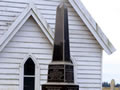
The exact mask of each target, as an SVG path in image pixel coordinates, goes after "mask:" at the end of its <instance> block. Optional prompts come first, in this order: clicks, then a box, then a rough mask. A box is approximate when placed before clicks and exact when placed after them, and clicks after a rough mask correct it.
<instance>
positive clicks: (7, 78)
mask: <svg viewBox="0 0 120 90" xmlns="http://www.w3.org/2000/svg"><path fill="white" fill-rule="evenodd" d="M28 53H32V54H33V56H34V57H35V58H36V60H38V62H39V65H40V75H39V76H40V84H43V83H46V80H47V71H48V70H47V68H48V64H49V63H50V61H51V57H52V46H51V44H50V43H49V41H48V39H47V38H46V36H45V35H44V34H43V32H42V31H41V30H40V28H39V27H38V26H37V24H36V22H35V21H34V20H33V18H32V17H30V19H29V20H28V21H27V22H26V23H25V24H24V25H23V26H22V28H21V29H20V30H19V31H18V32H17V33H16V35H15V36H14V37H13V39H12V40H11V41H10V42H9V44H8V45H7V46H6V47H5V49H4V50H3V51H2V52H1V53H0V90H19V85H20V80H19V79H21V77H19V76H20V73H21V72H20V65H21V63H22V62H23V60H24V58H25V56H26V55H27V54H28ZM8 86H9V87H8ZM21 90H22V89H21Z"/></svg>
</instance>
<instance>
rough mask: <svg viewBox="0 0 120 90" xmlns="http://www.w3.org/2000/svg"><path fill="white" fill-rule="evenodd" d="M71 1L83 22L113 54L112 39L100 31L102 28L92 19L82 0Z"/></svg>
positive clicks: (107, 51)
mask: <svg viewBox="0 0 120 90" xmlns="http://www.w3.org/2000/svg"><path fill="white" fill-rule="evenodd" d="M69 2H70V4H71V5H72V7H73V8H74V9H75V11H76V12H77V13H78V15H79V16H80V17H81V19H82V20H83V22H84V23H85V24H86V25H87V27H88V28H89V30H90V31H91V33H92V34H93V35H94V37H95V38H96V39H97V41H98V42H99V44H100V45H101V47H103V49H104V50H105V51H106V53H108V54H112V53H113V52H114V51H115V48H114V46H113V45H112V44H111V43H110V41H109V40H108V39H107V37H106V36H105V35H104V34H103V32H102V31H100V28H98V25H97V23H96V22H95V21H94V19H92V17H91V16H90V14H89V13H88V12H87V10H86V9H85V7H84V5H83V4H82V3H81V1H80V0H69ZM84 10H86V12H87V15H86V14H85V11H84ZM90 18H91V19H90ZM92 22H93V23H92ZM101 34H102V35H101Z"/></svg>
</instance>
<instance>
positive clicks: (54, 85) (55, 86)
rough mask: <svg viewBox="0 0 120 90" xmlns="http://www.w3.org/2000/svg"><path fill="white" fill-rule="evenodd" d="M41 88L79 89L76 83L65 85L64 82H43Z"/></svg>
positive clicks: (53, 89) (47, 89)
mask: <svg viewBox="0 0 120 90" xmlns="http://www.w3.org/2000/svg"><path fill="white" fill-rule="evenodd" d="M42 90H79V86H78V85H65V84H63V85H62V84H60V85H58V84H52V85H51V84H45V85H42Z"/></svg>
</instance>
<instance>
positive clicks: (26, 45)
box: [0, 0, 115, 90]
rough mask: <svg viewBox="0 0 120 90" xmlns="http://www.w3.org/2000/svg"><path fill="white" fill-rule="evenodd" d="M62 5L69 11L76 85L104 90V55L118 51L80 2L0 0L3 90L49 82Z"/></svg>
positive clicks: (0, 77) (37, 86) (37, 89)
mask: <svg viewBox="0 0 120 90" xmlns="http://www.w3.org/2000/svg"><path fill="white" fill-rule="evenodd" d="M61 1H63V2H65V4H66V6H67V7H68V15H69V36H70V53H71V58H72V61H73V64H74V73H75V83H76V84H78V85H79V88H80V89H79V90H102V53H103V50H104V51H105V52H106V53H107V54H112V53H113V52H114V51H115V48H114V46H113V45H112V44H111V42H110V41H109V40H108V38H107V37H106V36H105V35H104V34H103V32H102V31H101V29H100V27H99V26H98V24H97V23H96V22H95V21H94V19H93V18H92V17H91V16H90V14H89V13H88V11H87V10H86V9H85V7H84V5H83V4H82V3H81V1H80V0H0V90H24V87H25V84H26V83H33V84H34V87H31V88H34V89H31V90H41V85H42V84H45V83H47V74H48V64H49V63H50V62H51V60H52V50H53V42H54V31H55V30H54V29H55V19H56V8H57V6H58V5H59V4H60V2H61ZM108 33H109V32H108ZM29 66H31V67H30V68H31V69H30V70H28V71H26V68H29ZM33 72H35V73H33ZM29 80H31V82H27V81H29Z"/></svg>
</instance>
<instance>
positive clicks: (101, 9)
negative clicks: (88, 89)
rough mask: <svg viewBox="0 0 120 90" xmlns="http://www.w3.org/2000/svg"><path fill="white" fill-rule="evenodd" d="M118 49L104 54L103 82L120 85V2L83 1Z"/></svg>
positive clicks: (106, 0) (108, 0)
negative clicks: (112, 81)
mask: <svg viewBox="0 0 120 90" xmlns="http://www.w3.org/2000/svg"><path fill="white" fill-rule="evenodd" d="M81 1H82V2H83V4H84V5H85V6H86V8H87V9H88V11H89V12H90V13H91V15H92V17H93V18H94V19H95V20H96V21H97V23H98V24H99V26H100V27H101V29H102V30H103V32H104V33H105V35H106V36H107V37H108V38H109V39H110V41H111V42H112V43H113V45H114V46H115V48H116V49H117V51H116V52H114V53H113V54H112V55H107V54H106V53H105V52H104V53H103V81H108V82H110V81H111V79H115V81H116V82H117V83H120V0H81Z"/></svg>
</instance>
